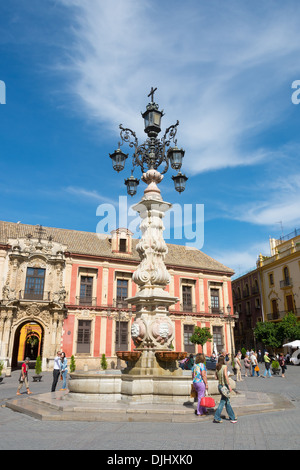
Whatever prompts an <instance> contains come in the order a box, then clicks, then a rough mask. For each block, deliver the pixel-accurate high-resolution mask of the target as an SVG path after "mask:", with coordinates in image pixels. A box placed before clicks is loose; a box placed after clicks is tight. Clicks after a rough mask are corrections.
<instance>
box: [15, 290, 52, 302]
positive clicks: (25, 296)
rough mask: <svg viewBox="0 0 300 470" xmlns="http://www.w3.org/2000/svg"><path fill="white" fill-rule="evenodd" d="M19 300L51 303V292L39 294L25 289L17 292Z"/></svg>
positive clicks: (36, 291)
mask: <svg viewBox="0 0 300 470" xmlns="http://www.w3.org/2000/svg"><path fill="white" fill-rule="evenodd" d="M19 300H31V301H32V300H39V301H42V302H50V301H51V292H50V291H49V292H44V291H43V292H41V291H39V290H36V289H26V290H20V291H19Z"/></svg>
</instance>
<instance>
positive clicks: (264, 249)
mask: <svg viewBox="0 0 300 470" xmlns="http://www.w3.org/2000/svg"><path fill="white" fill-rule="evenodd" d="M260 253H262V254H264V255H270V245H269V240H263V241H261V242H256V243H253V244H250V245H248V246H247V248H246V249H244V250H243V249H230V250H226V249H225V250H222V251H216V252H215V253H213V254H212V255H211V256H213V257H214V258H215V259H217V260H218V261H220V263H223V264H224V265H225V266H228V267H229V268H231V269H233V270H234V272H235V274H234V276H233V277H238V276H242V275H243V274H245V273H247V272H249V271H252V269H255V268H256V261H257V258H258V256H259V254H260Z"/></svg>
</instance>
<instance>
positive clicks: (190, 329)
mask: <svg viewBox="0 0 300 470" xmlns="http://www.w3.org/2000/svg"><path fill="white" fill-rule="evenodd" d="M193 333H194V325H183V341H184V350H185V351H186V352H187V353H188V354H195V345H194V344H193V343H191V341H190V338H191V336H192V335H193Z"/></svg>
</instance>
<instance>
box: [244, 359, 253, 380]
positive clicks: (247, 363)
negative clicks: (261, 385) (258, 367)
mask: <svg viewBox="0 0 300 470" xmlns="http://www.w3.org/2000/svg"><path fill="white" fill-rule="evenodd" d="M244 367H245V377H248V372H249V375H251V371H250V368H251V362H250V359H249V356H245V358H244Z"/></svg>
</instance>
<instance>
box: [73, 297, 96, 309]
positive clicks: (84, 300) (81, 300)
mask: <svg viewBox="0 0 300 470" xmlns="http://www.w3.org/2000/svg"><path fill="white" fill-rule="evenodd" d="M75 299H76V301H75V305H83V306H84V305H86V306H90V307H96V305H97V297H90V296H83V295H79V296H77V297H76V298H75Z"/></svg>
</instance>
